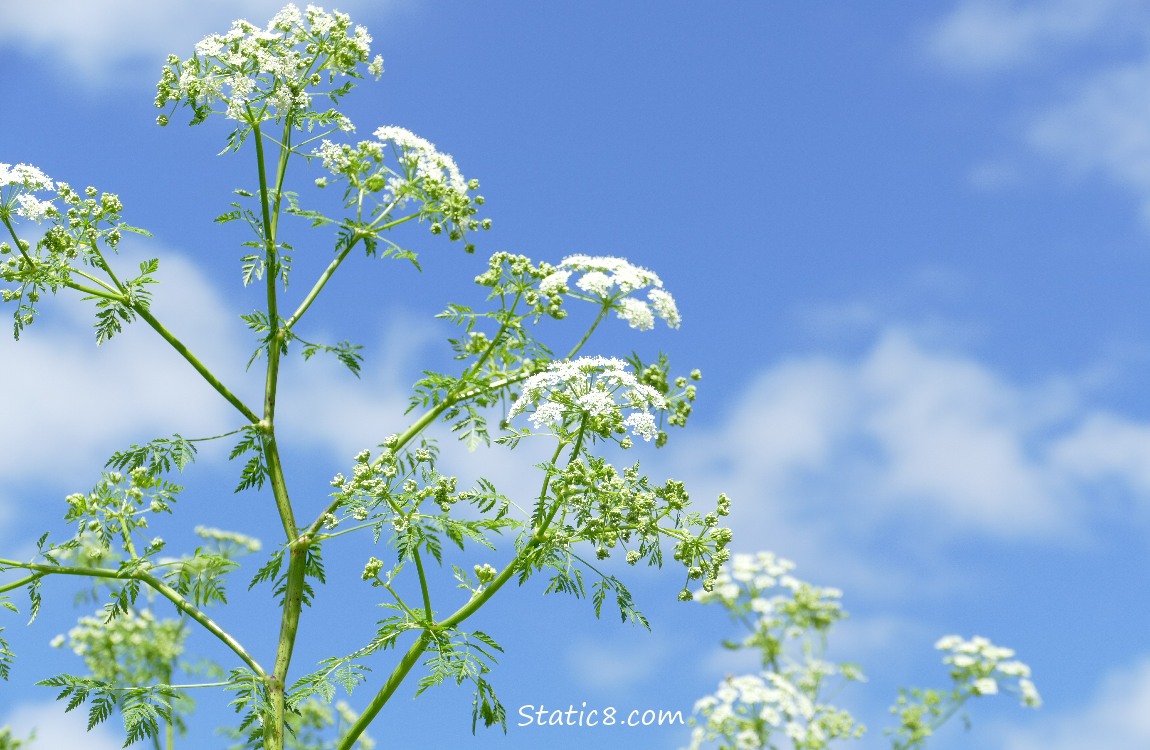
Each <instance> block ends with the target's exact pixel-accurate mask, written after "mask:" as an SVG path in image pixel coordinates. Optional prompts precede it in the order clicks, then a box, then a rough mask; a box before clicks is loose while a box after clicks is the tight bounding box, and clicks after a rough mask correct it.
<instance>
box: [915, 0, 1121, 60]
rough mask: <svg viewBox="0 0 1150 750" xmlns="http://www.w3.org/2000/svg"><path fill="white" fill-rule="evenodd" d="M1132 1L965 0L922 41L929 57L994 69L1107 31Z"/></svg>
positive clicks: (1054, 50) (1038, 56)
mask: <svg viewBox="0 0 1150 750" xmlns="http://www.w3.org/2000/svg"><path fill="white" fill-rule="evenodd" d="M1137 6H1138V4H1137V3H1135V2H1132V0H1046V1H1045V2H1030V3H1021V2H1013V3H1010V2H1006V3H1004V2H993V1H992V0H966V1H965V2H960V3H958V5H957V6H956V7H955V8H954V10H953V11H951V12H950V13H949V14H948V15H947V16H946V17H945V18H943V19H942V21H941V22H939V24H938V25H937V26H936V27H935V28H934V29H933V31H932V32H931V33H930V34H929V36H928V39H927V45H928V48H929V50H930V52H931V53H932V55H933V56H934V57H935V59H937V60H939V61H940V62H941V63H943V64H944V65H946V66H947V67H949V68H951V69H953V70H958V71H962V72H966V73H989V72H999V71H1003V70H1007V69H1011V68H1015V67H1018V66H1022V65H1027V64H1031V63H1035V62H1037V61H1039V60H1041V59H1042V58H1044V57H1046V56H1048V55H1051V54H1056V53H1058V52H1060V51H1062V50H1064V49H1066V48H1067V47H1069V46H1072V45H1074V44H1076V43H1080V42H1083V41H1086V40H1089V39H1091V38H1092V37H1093V36H1094V35H1096V34H1098V33H1100V32H1103V31H1106V32H1111V31H1113V30H1114V29H1115V27H1116V26H1119V25H1120V24H1121V23H1122V22H1123V21H1124V20H1127V19H1128V18H1129V16H1130V14H1131V13H1133V12H1135V11H1137Z"/></svg>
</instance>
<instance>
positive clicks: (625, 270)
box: [540, 255, 681, 331]
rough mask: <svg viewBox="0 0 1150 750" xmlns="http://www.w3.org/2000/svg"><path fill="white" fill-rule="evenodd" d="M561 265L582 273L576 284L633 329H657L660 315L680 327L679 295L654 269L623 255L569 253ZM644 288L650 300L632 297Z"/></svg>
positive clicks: (674, 325)
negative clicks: (642, 266) (670, 291)
mask: <svg viewBox="0 0 1150 750" xmlns="http://www.w3.org/2000/svg"><path fill="white" fill-rule="evenodd" d="M559 267H560V268H562V269H566V272H567V273H568V274H570V273H579V274H581V275H580V277H579V279H578V280H576V282H575V287H576V288H577V289H579V290H581V291H583V292H585V293H586V294H588V295H590V296H591V297H595V298H598V299H600V300H602V301H603V302H606V303H608V304H609V305H610V306H611V307H612V308H613V309H614V310H615V311H616V313H617V314H618V315H619V317H620V318H622V319H623V320H626V321H627V323H628V324H629V325H630V326H631V327H632V328H636V329H638V330H640V331H648V330H650V329H652V328H654V326H655V316H656V315H657V316H658V317H660V318H662V319H663V320H664V321H666V322H667V325H668V326H670V327H671V328H678V327H679V323H680V322H681V318H680V316H679V309H678V307H677V306H676V304H675V298H674V297H672V296H671V294H670V293H669V292H667V291H665V290H663V288H662V287H663V282H662V280H661V279H660V278H659V277H658V276H657V275H656V274H655V273H654V272H652V271H648V270H647V269H646V268H641V267H639V266H636V265H633V264H631V263H629V262H628V261H626V260H624V259H623V258H614V257H610V256H592V255H571V256H568V257H567V258H564V259H563V262H562V263H560V264H559ZM544 281H548V279H544ZM564 283H566V277H565V278H564ZM540 288H541V289H542V285H541V286H540ZM643 289H649V291H648V292H647V301H643V300H640V299H635V298H632V297H629V296H628V295H630V294H631V293H632V292H637V291H640V290H643ZM576 296H578V295H576Z"/></svg>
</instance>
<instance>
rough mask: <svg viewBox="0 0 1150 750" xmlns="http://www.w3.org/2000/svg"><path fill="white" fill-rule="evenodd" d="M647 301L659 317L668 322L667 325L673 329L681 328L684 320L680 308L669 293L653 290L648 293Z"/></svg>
mask: <svg viewBox="0 0 1150 750" xmlns="http://www.w3.org/2000/svg"><path fill="white" fill-rule="evenodd" d="M647 299H649V300H650V301H651V305H652V306H653V307H654V308H655V312H656V313H658V314H659V317H660V318H662V319H663V320H665V321H667V325H669V326H670V327H671V328H678V327H679V323H681V322H682V318H681V317H679V308H678V306H677V305H676V304H675V298H674V297H672V296H671V295H670V293H669V292H666V291H664V290H662V289H652V290H651V291H649V292H647Z"/></svg>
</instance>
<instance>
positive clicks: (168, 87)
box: [156, 5, 383, 131]
mask: <svg viewBox="0 0 1150 750" xmlns="http://www.w3.org/2000/svg"><path fill="white" fill-rule="evenodd" d="M370 55H371V35H370V34H368V33H367V29H365V28H364V27H363V26H355V27H354V30H353V27H352V23H351V19H350V17H349V16H348V15H347V14H346V13H339V12H336V13H326V12H324V10H323V9H322V8H317V7H316V6H314V5H309V6H307V9H306V10H305V11H303V12H302V13H301V12H300V10H299V9H298V8H297V7H296V6H295V5H287V6H285V7H284V8H283V10H281V11H279V12H278V13H276V15H275V16H274V17H273V18H272V19H271V21H270V22H269V23H268V25H267V27H266V28H263V29H261V28H259V27H258V26H256V25H254V24H251V23H248V22H247V21H244V20H238V21H236V22H235V23H234V24H233V25H232V28H231V29H230V30H229V31H228V32H227V33H225V34H212V35H210V36H208V37H206V38H204V39H203V40H202V41H201V42H200V43H199V44H197V45H196V48H195V54H194V55H193V56H192V57H190V58H188V59H186V60H180V58H179V57H178V56H176V55H171V56H169V57H168V67H166V68H165V69H164V71H163V77H162V78H161V79H160V84H159V87H158V91H157V94H156V107H157V108H158V109H163V108H164V107H166V106H168V103H169V102H171V103H173V104H177V105H178V104H186V105H187V106H188V107H189V108H191V110H192V112H193V116H192V123H193V124H196V123H200V122H203V121H205V120H206V119H207V118H208V117H209V116H210V115H211V114H212V113H213V112H218V111H220V110H219V108H220V107H223V114H224V116H226V117H227V118H228V119H231V120H238V121H241V122H246V123H247V124H249V125H253V124H255V123H258V122H262V121H264V120H281V119H283V118H284V117H294V118H300V119H301V120H303V121H310V122H314V123H316V124H320V125H331V124H334V125H335V126H337V127H338V128H339V129H340V130H347V131H352V130H355V126H354V125H352V123H351V121H350V120H348V119H347V118H346V117H345V116H344V115H342V114H341V113H339V112H337V111H335V110H334V109H333V110H327V111H325V112H319V111H316V110H314V109H313V104H314V102H313V96H314V94H317V93H318V94H320V95H322V96H325V97H327V98H330V99H331V100H332V101H338V100H339V99H340V98H341V97H342V96H343V95H344V94H346V93H347V92H348V91H350V88H351V87H350V86H347V85H343V86H340V87H338V88H329V89H326V90H324V89H321V86H323V85H325V84H327V85H329V86H330V85H332V84H334V82H335V80H336V79H337V78H343V77H352V78H359V77H361V75H362V74H361V73H360V72H359V71H358V67H359V66H360V65H363V64H366V65H367V72H368V73H369V74H371V75H374V76H375V77H376V78H379V76H380V75H381V74H382V73H383V58H382V57H380V56H378V55H377V56H376V57H375V59H374V60H371V61H370V62H368V60H369V57H370ZM168 119H169V116H168V115H166V114H165V115H160V117H159V119H158V122H159V123H160V124H161V125H166V124H167V123H168Z"/></svg>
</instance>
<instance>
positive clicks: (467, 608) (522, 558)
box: [337, 423, 586, 750]
mask: <svg viewBox="0 0 1150 750" xmlns="http://www.w3.org/2000/svg"><path fill="white" fill-rule="evenodd" d="M585 426H586V425H585V423H584V425H581V426H580V428H579V434H578V436H577V438H576V440H575V446H574V450H573V451H572V453H571V460H572V461H573V460H575V458H576V457H577V456H578V455H579V451H580V449H581V447H582V445H583V433H584V428H585ZM565 446H566V444H565V443H563V442H560V443H559V446H558V447H557V448H556V449H555V455H554V456H552V459H551V460H552V462H554V461H555V459H556V458H558V457H559V455H560V454H561V453H562V451H563V448H564V447H565ZM549 481H550V476H549V475H548V476H547V477H545V478H544V480H543V489H542V490H541V492H540V496H546V494H547V487H548V486H549ZM562 505H563V503H562V502H561V501H559V502H556V503H555V506H554V507H553V508H551V510H550V511H549V512H548V513H547V517H546V518H544V519H543V522H542V523H541V524H540V525H539V528H537V529H534V530H533V532H532V534H531V538H530V539H529V540H528V541H527V543H526V544H524V545H523V547H522V549H520V550H519V552H518V554H516V555H515V558H514V559H512V560H511V562H510V563H508V565H507V567H505V568H504V569H503V571H502V572H501V573H500V574H499V575H497V576H496V577H495V579H494V580H493V581H492V582H491V583H490V584H488V585H487V587H486V588H485V589H483V590H482V591H480V592H479V593H477V594H475V595H474V596H472V597H471V599H469V600H468V601H467V603H466V604H464V605H463V606H462V607H460V608H459V609H457V610H456V611H455V612H453V613H452V614H451V615H449V616H448V617H447V618H446V619H443V620H440V621H439V622H437V623H435V624H434V625H432V626H431V628H424V630H423V632H422V633H420V634H419V638H418V640H416V642H415V643H413V644H411V648H409V649H408V650H407V653H406V654H404V655H403V658H402V659H400V661H399V664H397V665H396V667H395V669H394V670H393V671H392V673H391V675H390V676H388V678H387V682H385V683H384V685H383V687H382V688H380V690H379V692H378V693H376V694H375V697H374V698H372V700H371V703H370V704H369V705H368V706H367V708H365V709H364V711H363V713H362V714H360V716H359V719H358V720H357V721H356V722H355V724H354V725H352V726H351V727H350V728H349V729H348V730H347V733H346V734H345V735H344V736H343V737H341V738H340V741H339V745H337V750H351V746H352V745H353V744H354V743H355V741H356V739H358V738H359V736H360V735H361V734H363V732H364V730H366V729H367V727H368V726H370V724H371V722H373V721H374V720H375V717H376V716H378V715H379V712H380V711H382V710H383V707H384V705H386V704H387V701H388V700H389V699H390V698H391V696H392V694H393V693H395V691H396V688H398V687H399V685H400V683H402V682H403V680H404V678H406V677H407V674H408V672H410V671H411V668H412V667H413V666H415V663H416V662H417V661H418V660H419V657H420V656H421V655H422V654H423V652H424V651H425V650H427V646H428V643H429V642H430V641H431V632H432V630H434V631H443V630H448V629H450V628H454V627H455V626H457V625H459V623H461V622H463V621H464V620H466V619H467V618H468V617H470V616H471V615H473V614H475V612H476V611H477V610H479V608H480V607H482V606H483V605H484V604H486V603H487V601H488V600H489V599H491V597H493V596H495V592H497V591H499V589H501V588H503V585H504V584H505V583H507V582H508V581H509V580H511V578H512V577H513V576H514V575H515V574H516V573H518V572H519V569H520V568H521V566H522V565H523V564H524V563H525V562H526V560H527V559H528V558H529V556H530V554H531V553H532V552H533V551H534V549H535V548H536V547H538V546H539V545H540V544H542V543H543V542H544V541H545V539H546V534H547V529H548V527H549V526H550V525H551V522H552V521H553V520H554V519H555V515H556V514H557V513H558V512H559V509H560V507H561V506H562Z"/></svg>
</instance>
